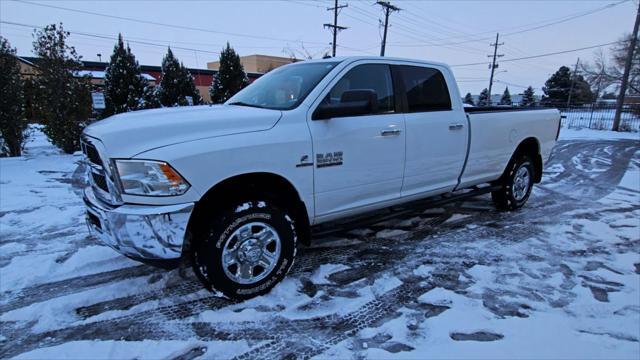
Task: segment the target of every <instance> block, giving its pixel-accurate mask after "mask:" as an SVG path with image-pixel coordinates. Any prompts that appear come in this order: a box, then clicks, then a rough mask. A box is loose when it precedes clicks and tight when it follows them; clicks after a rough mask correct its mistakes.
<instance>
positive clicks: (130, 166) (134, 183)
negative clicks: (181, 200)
mask: <svg viewBox="0 0 640 360" xmlns="http://www.w3.org/2000/svg"><path fill="white" fill-rule="evenodd" d="M115 165H116V169H118V176H119V177H120V184H121V185H122V191H123V192H124V193H125V194H128V195H143V196H171V195H182V194H184V193H185V192H186V191H187V190H188V189H189V186H190V185H189V183H188V182H187V181H186V180H185V179H183V178H182V176H180V174H178V172H177V171H175V170H174V169H173V168H172V167H171V165H169V164H167V163H166V162H162V161H152V160H115Z"/></svg>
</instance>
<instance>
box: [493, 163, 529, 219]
mask: <svg viewBox="0 0 640 360" xmlns="http://www.w3.org/2000/svg"><path fill="white" fill-rule="evenodd" d="M534 179H535V166H534V164H533V161H532V160H531V158H530V157H529V156H527V155H520V156H518V157H516V158H514V159H513V160H511V161H510V162H509V165H508V167H507V172H506V173H505V174H504V175H503V176H502V178H501V179H500V181H499V184H500V185H501V186H502V187H501V188H500V189H499V190H496V191H494V192H492V193H491V198H492V199H493V202H494V203H495V205H496V207H497V208H498V209H499V210H507V211H511V210H516V209H519V208H521V207H522V206H523V205H524V204H525V203H526V202H527V200H528V199H529V195H531V189H532V188H533V182H534Z"/></svg>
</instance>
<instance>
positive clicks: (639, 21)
mask: <svg viewBox="0 0 640 360" xmlns="http://www.w3.org/2000/svg"><path fill="white" fill-rule="evenodd" d="M638 26H640V4H639V5H638V11H637V13H636V23H635V25H633V35H632V36H631V41H630V44H629V51H628V52H627V61H626V62H625V64H624V74H623V75H622V83H621V84H620V94H618V102H617V103H616V115H615V116H614V118H613V131H620V115H621V114H622V106H623V105H624V96H625V93H626V92H627V86H628V84H629V74H630V73H631V63H632V61H633V51H634V50H635V49H636V42H637V41H638Z"/></svg>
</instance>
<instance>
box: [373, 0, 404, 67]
mask: <svg viewBox="0 0 640 360" xmlns="http://www.w3.org/2000/svg"><path fill="white" fill-rule="evenodd" d="M376 4H378V5H380V6H382V7H383V8H384V35H382V46H380V56H384V50H385V48H386V47H387V28H388V27H389V15H390V14H391V13H392V12H394V11H400V10H401V9H400V8H399V7H397V6H395V5H391V3H390V2H388V1H377V2H376Z"/></svg>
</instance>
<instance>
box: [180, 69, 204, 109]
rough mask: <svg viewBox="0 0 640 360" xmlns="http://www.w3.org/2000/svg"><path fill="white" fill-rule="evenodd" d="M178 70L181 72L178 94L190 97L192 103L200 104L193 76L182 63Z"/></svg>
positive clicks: (200, 100)
mask: <svg viewBox="0 0 640 360" xmlns="http://www.w3.org/2000/svg"><path fill="white" fill-rule="evenodd" d="M180 72H181V73H182V76H181V77H180V79H181V81H180V94H182V95H183V96H185V97H186V96H189V97H191V100H192V102H193V105H199V104H202V97H201V96H200V91H199V90H198V89H197V88H196V84H195V82H194V81H193V76H192V75H191V73H190V72H189V70H188V69H187V68H186V67H185V66H184V65H183V64H180Z"/></svg>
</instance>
